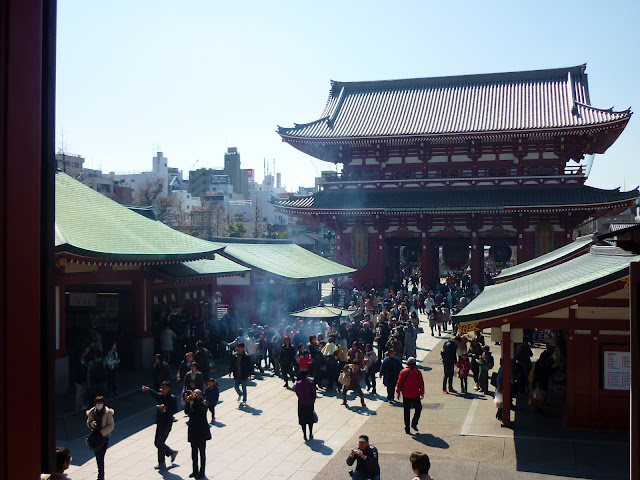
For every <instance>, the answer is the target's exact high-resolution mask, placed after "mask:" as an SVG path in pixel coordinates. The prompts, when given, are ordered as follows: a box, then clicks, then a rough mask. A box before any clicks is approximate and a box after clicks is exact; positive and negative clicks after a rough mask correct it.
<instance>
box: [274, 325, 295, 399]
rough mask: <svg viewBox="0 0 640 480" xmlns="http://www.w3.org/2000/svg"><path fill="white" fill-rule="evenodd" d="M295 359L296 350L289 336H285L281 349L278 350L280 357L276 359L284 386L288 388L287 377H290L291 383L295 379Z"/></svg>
mask: <svg viewBox="0 0 640 480" xmlns="http://www.w3.org/2000/svg"><path fill="white" fill-rule="evenodd" d="M295 361H296V350H295V348H293V345H291V337H288V336H285V337H284V343H283V345H282V349H281V350H280V358H279V359H278V364H279V365H280V370H281V372H282V378H283V379H284V387H285V388H289V377H291V381H292V382H293V383H295V381H296V377H295V376H294V375H293V364H294V363H295Z"/></svg>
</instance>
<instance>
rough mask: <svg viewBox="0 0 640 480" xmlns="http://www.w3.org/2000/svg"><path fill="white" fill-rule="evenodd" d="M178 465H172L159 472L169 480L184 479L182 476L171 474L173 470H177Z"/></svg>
mask: <svg viewBox="0 0 640 480" xmlns="http://www.w3.org/2000/svg"><path fill="white" fill-rule="evenodd" d="M176 466H177V465H172V466H170V467H168V468H166V469H164V470H158V474H159V475H160V476H161V477H162V478H165V479H167V480H177V479H182V477H181V476H180V475H176V474H175V473H171V469H172V468H175V467H176Z"/></svg>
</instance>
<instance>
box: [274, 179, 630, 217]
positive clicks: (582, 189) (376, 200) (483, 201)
mask: <svg viewBox="0 0 640 480" xmlns="http://www.w3.org/2000/svg"><path fill="white" fill-rule="evenodd" d="M636 198H638V190H631V191H629V192H620V191H618V190H602V189H599V188H594V187H588V186H585V185H580V186H564V187H562V188H558V187H543V186H537V185H536V186H532V187H503V188H493V187H483V188H447V189H403V190H396V189H393V190H391V189H389V190H384V189H383V190H373V189H371V190H323V191H321V192H317V193H314V194H313V195H311V196H307V197H291V198H290V199H288V200H284V201H279V202H277V203H276V205H278V206H279V207H287V208H292V209H300V210H335V211H340V210H354V211H357V210H381V211H386V210H395V211H477V210H480V211H483V210H487V209H489V210H496V209H497V210H509V209H518V208H533V207H561V206H571V207H579V206H596V205H608V204H612V203H616V202H628V201H632V200H634V199H636Z"/></svg>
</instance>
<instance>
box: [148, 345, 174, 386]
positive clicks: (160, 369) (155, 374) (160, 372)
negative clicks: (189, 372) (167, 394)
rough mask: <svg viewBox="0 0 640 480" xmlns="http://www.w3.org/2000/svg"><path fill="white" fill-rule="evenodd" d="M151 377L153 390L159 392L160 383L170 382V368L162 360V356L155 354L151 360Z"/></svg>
mask: <svg viewBox="0 0 640 480" xmlns="http://www.w3.org/2000/svg"><path fill="white" fill-rule="evenodd" d="M151 377H152V379H153V389H154V390H156V391H158V390H160V385H162V382H168V381H169V380H171V368H170V367H169V364H168V363H167V362H164V361H163V360H162V355H160V354H159V353H156V354H155V356H154V358H153V368H152V369H151Z"/></svg>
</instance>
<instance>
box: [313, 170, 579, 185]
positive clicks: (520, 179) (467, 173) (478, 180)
mask: <svg viewBox="0 0 640 480" xmlns="http://www.w3.org/2000/svg"><path fill="white" fill-rule="evenodd" d="M586 179H587V177H586V175H585V170H584V167H583V166H582V165H567V166H564V167H557V166H535V165H533V166H529V165H527V166H517V165H514V166H511V167H499V168H495V167H487V168H485V167H481V168H476V169H471V168H442V169H437V170H426V171H425V170H393V171H388V170H379V171H368V172H367V171H365V172H348V173H335V174H324V181H323V182H322V184H321V186H322V188H336V187H338V188H342V187H347V186H357V187H370V186H376V187H381V186H383V185H387V186H390V185H394V184H395V185H398V186H403V185H406V184H419V186H429V185H430V184H434V185H439V186H441V185H478V184H480V185H486V184H487V183H490V184H495V185H501V184H505V185H513V184H514V183H515V184H520V185H522V184H563V183H569V184H583V183H584V182H585V181H586Z"/></svg>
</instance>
